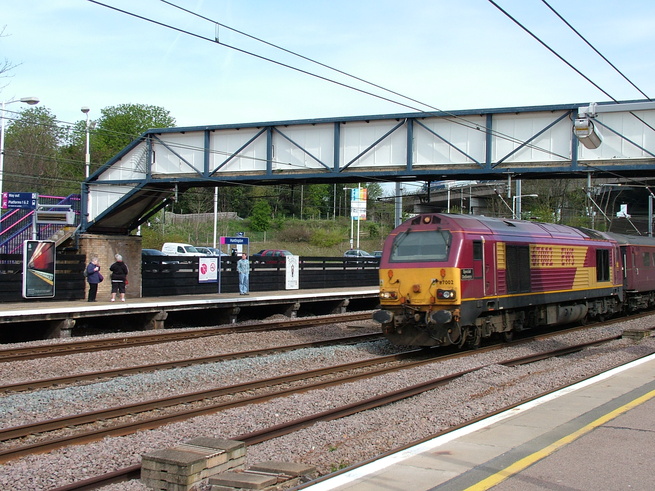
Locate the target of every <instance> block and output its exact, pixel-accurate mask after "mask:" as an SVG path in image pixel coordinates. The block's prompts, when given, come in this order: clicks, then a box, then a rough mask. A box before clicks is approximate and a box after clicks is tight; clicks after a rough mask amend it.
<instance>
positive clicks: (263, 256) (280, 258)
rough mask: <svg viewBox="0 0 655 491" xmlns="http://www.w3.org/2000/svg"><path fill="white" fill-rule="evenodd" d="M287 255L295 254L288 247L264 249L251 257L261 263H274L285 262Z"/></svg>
mask: <svg viewBox="0 0 655 491" xmlns="http://www.w3.org/2000/svg"><path fill="white" fill-rule="evenodd" d="M286 256H293V253H291V252H289V251H287V250H286V249H262V250H261V251H259V252H258V253H257V254H253V255H252V257H251V258H250V259H251V260H252V261H254V262H255V263H259V264H272V263H279V262H284V261H285V259H284V258H285V257H286Z"/></svg>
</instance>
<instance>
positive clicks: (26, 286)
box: [23, 240, 56, 298]
mask: <svg viewBox="0 0 655 491" xmlns="http://www.w3.org/2000/svg"><path fill="white" fill-rule="evenodd" d="M55 254H56V247H55V243H54V241H52V240H26V241H25V242H23V298H46V297H54V296H55Z"/></svg>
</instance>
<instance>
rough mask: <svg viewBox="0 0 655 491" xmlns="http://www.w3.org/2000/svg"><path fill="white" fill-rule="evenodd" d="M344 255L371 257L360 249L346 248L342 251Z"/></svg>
mask: <svg viewBox="0 0 655 491" xmlns="http://www.w3.org/2000/svg"><path fill="white" fill-rule="evenodd" d="M343 255H344V256H345V257H373V255H372V254H369V253H368V252H366V251H364V250H362V249H348V250H347V251H346V252H344V253H343Z"/></svg>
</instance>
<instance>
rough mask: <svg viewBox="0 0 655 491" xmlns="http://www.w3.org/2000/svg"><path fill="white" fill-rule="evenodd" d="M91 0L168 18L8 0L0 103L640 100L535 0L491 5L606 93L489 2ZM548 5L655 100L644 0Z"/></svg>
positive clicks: (289, 107)
mask: <svg viewBox="0 0 655 491" xmlns="http://www.w3.org/2000/svg"><path fill="white" fill-rule="evenodd" d="M98 1H99V2H102V3H104V4H106V5H110V6H112V7H115V8H116V9H121V10H124V11H126V12H130V13H133V14H136V15H139V16H142V17H144V18H148V19H153V20H156V21H157V22H159V23H161V24H166V25H168V26H174V27H175V28H176V29H178V30H173V29H171V28H169V27H164V26H162V25H158V24H154V23H151V22H149V21H147V20H145V19H143V18H136V17H133V16H130V15H128V14H127V13H125V12H120V11H117V10H114V9H110V8H107V7H104V6H102V5H99V4H98V3H93V2H91V1H89V0H48V1H43V0H3V1H2V2H1V3H0V30H2V36H0V66H2V64H3V63H4V64H8V65H11V66H12V67H13V68H12V69H11V70H9V71H7V72H5V73H3V74H2V75H0V101H5V102H7V101H12V100H15V99H19V98H21V97H26V96H36V97H38V98H39V99H40V101H41V102H40V104H41V105H42V106H44V107H47V108H48V109H49V110H50V112H51V113H52V114H53V115H55V117H56V118H57V119H58V120H60V121H62V122H69V123H74V122H76V121H79V120H83V119H85V116H84V114H83V113H82V112H81V111H80V108H81V107H83V106H86V107H88V108H89V109H90V111H89V118H90V119H91V120H93V119H95V118H99V117H100V115H101V110H102V109H103V108H106V107H111V106H116V105H119V104H147V105H153V106H160V107H163V108H165V109H166V110H168V111H169V112H170V115H171V116H172V117H173V118H175V120H176V126H179V127H182V126H204V125H218V124H228V125H229V124H237V123H250V122H266V121H286V120H293V121H296V120H301V119H314V118H332V117H341V116H365V115H377V114H395V113H406V112H415V111H417V110H418V111H423V110H424V111H430V110H434V109H439V110H449V111H450V110H461V109H480V108H500V107H523V106H532V105H549V104H565V103H582V104H587V103H589V102H602V101H609V100H611V99H612V98H613V99H615V100H633V99H644V96H643V95H642V94H641V93H640V92H639V91H638V90H637V89H635V88H634V87H633V86H632V85H631V84H630V83H629V82H628V81H626V80H625V79H624V78H623V77H621V75H619V74H618V73H617V72H616V71H615V70H614V69H613V68H612V67H611V66H609V65H608V64H607V63H606V62H605V61H603V59H602V58H600V57H599V56H598V55H597V54H596V53H594V51H593V50H592V49H591V48H589V47H588V46H587V45H586V44H585V43H584V41H583V40H581V39H580V38H579V37H578V36H577V35H576V34H575V33H574V32H573V31H572V30H571V29H570V28H569V27H567V26H566V24H564V23H563V22H562V20H561V19H559V18H558V17H557V16H556V15H555V14H554V13H553V12H552V11H551V10H550V9H549V8H548V7H547V5H546V4H545V3H544V2H543V1H542V0H495V2H496V3H497V4H498V5H499V6H500V7H502V8H503V9H505V10H506V11H507V12H508V13H509V14H510V15H512V16H513V17H514V18H515V19H517V20H518V21H519V22H521V23H522V24H523V25H524V26H526V27H527V28H528V29H529V30H531V31H532V32H533V33H534V34H535V35H536V36H538V37H540V38H541V39H542V40H543V41H544V42H545V43H546V44H548V45H549V46H550V47H551V48H552V49H553V50H554V51H556V52H557V53H558V54H559V55H560V56H562V57H563V58H565V59H566V60H567V61H568V62H569V63H570V64H571V65H573V66H574V67H575V68H577V69H578V70H579V71H580V72H582V73H583V74H584V75H585V76H587V77H588V78H589V79H591V80H592V81H593V82H594V83H595V84H596V85H598V86H599V87H600V88H601V89H602V91H601V90H599V89H598V88H597V87H594V85H593V84H592V83H590V82H589V81H587V80H585V79H584V78H583V77H582V76H581V75H579V74H578V73H576V72H575V71H574V70H573V69H572V68H570V67H569V66H567V65H566V64H565V63H564V62H562V61H561V60H560V59H558V58H557V57H556V56H555V55H554V54H553V53H551V52H550V51H549V50H548V49H547V48H545V47H544V46H542V45H541V44H540V43H539V42H538V41H536V40H534V39H533V38H532V37H531V36H530V35H529V34H527V33H526V32H525V31H524V30H522V29H521V28H520V27H519V26H517V25H516V24H515V23H514V22H513V21H512V20H510V19H509V18H508V17H507V16H506V15H505V14H503V13H502V12H501V11H500V10H499V9H498V8H496V7H495V6H494V5H493V3H492V2H490V1H489V0H457V1H452V0H450V1H448V0H404V1H402V2H399V1H397V0H330V1H328V0H314V1H308V0H284V1H272V0H234V1H230V0H204V1H203V0H170V2H171V3H175V4H176V5H179V6H181V7H183V8H185V9H187V10H190V11H192V12H194V13H196V14H198V16H195V15H193V14H190V13H187V12H184V11H182V10H180V9H178V8H175V7H173V6H171V5H170V4H167V3H166V2H164V1H161V0H138V1H134V0H98ZM548 4H550V5H551V6H552V7H553V8H554V9H555V10H556V11H557V12H558V13H559V14H560V15H561V16H562V17H563V18H564V19H566V20H567V21H568V22H569V23H570V24H571V25H572V26H573V27H574V28H575V29H576V30H577V31H578V32H580V34H582V35H583V36H584V37H585V38H586V39H587V40H588V41H589V42H590V43H591V44H592V45H593V46H594V47H595V48H596V49H597V50H598V51H600V52H601V53H602V54H603V55H604V56H605V57H606V58H607V59H609V60H610V61H611V62H612V63H613V64H614V65H615V66H616V67H617V68H618V69H619V70H620V71H621V72H623V74H624V75H625V76H627V77H628V78H629V79H630V80H631V81H632V83H634V84H635V85H636V86H637V87H638V88H639V89H640V90H641V91H643V92H644V93H645V94H646V95H647V96H648V97H655V61H654V58H653V54H652V52H653V47H655V2H653V1H652V0H625V1H616V0H596V1H584V2H571V1H570V0H548ZM199 16H202V17H204V18H205V19H203V18H201V17H199ZM215 23H220V24H222V26H221V27H219V28H218V31H217V30H216V29H217V28H216V24H215ZM226 26H227V27H226ZM229 28H232V29H235V30H238V31H241V32H244V33H247V34H249V35H251V36H255V37H257V38H260V39H262V40H264V41H266V42H268V43H272V44H275V45H277V46H280V47H283V48H285V49H287V50H289V51H293V52H296V53H299V54H301V55H303V56H305V57H307V58H311V59H313V60H316V61H319V62H321V63H323V64H324V65H328V66H330V67H333V68H337V69H338V70H341V71H342V72H345V73H348V74H350V75H354V76H356V77H359V78H360V79H362V80H365V81H367V82H371V83H373V84H376V85H377V86H379V87H383V88H385V89H389V90H392V91H394V92H395V93H397V94H402V95H404V96H407V97H409V98H411V99H414V100H413V101H412V100H410V99H406V98H402V97H400V96H399V95H396V94H393V93H390V92H386V91H384V90H382V89H381V88H379V87H375V86H372V85H368V84H365V83H364V82H362V81H360V80H356V79H354V78H351V77H347V76H345V75H343V74H340V73H337V72H335V71H331V70H328V69H327V68H325V67H321V66H318V65H316V64H312V63H310V62H308V61H307V60H303V59H301V58H298V57H294V56H291V55H290V54H288V53H285V52H283V51H281V50H278V49H274V48H272V47H271V46H268V45H266V44H263V43H261V42H257V41H255V40H253V39H250V38H248V37H246V36H244V35H240V34H238V33H236V32H234V31H231V30H230V29H229ZM183 31H185V32H183ZM217 34H218V40H219V41H220V43H219V42H216V41H215V37H216V35H217ZM225 44H228V45H230V46H233V47H235V48H237V49H232V48H230V47H227V46H225ZM239 50H241V51H239ZM243 51H249V52H255V53H257V54H258V55H259V56H261V57H266V58H271V59H274V60H276V61H278V62H280V63H284V64H288V65H293V66H296V67H298V68H299V69H300V70H304V71H307V72H311V73H315V74H317V75H319V76H321V77H325V78H330V79H334V80H337V81H338V82H339V83H340V84H342V85H337V84H333V83H330V82H328V81H325V80H322V79H319V78H316V77H312V76H310V75H308V74H305V73H300V72H298V71H295V70H292V69H290V68H287V67H283V66H280V65H277V64H274V63H271V62H269V61H265V60H263V59H261V58H256V57H253V56H250V55H248V54H245V53H244V52H243ZM344 85H350V86H354V87H357V88H359V89H361V90H364V91H368V92H372V93H375V94H377V95H380V96H382V97H384V98H386V99H390V100H384V99H381V98H377V97H373V96H372V95H368V94H365V93H362V92H360V91H356V90H353V89H351V88H347V87H345V86H344ZM603 91H604V92H605V93H603ZM415 101H419V102H415ZM398 102H400V104H399V103H398ZM403 104H404V105H403ZM20 106H24V105H23V104H19V103H12V104H11V105H9V106H7V109H8V110H9V109H11V110H12V111H14V110H18V109H20ZM24 107H27V106H24Z"/></svg>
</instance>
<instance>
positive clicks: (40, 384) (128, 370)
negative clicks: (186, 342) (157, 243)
mask: <svg viewBox="0 0 655 491" xmlns="http://www.w3.org/2000/svg"><path fill="white" fill-rule="evenodd" d="M381 337H382V335H381V334H362V335H356V336H345V337H342V338H337V339H328V340H325V341H315V342H311V343H300V344H293V345H287V346H278V347H274V348H266V349H259V350H249V351H240V352H236V353H227V354H222V355H213V356H202V357H197V358H185V359H182V360H172V361H167V362H163V363H151V364H147V365H137V366H132V367H124V368H117V369H114V370H101V371H96V372H87V373H79V374H75V375H69V376H66V377H52V378H48V379H41V380H30V381H27V382H19V383H14V384H5V385H0V394H2V393H7V392H20V391H25V390H34V389H42V388H45V387H53V386H57V387H61V386H64V385H68V384H73V383H78V382H87V381H92V380H99V379H107V378H114V377H122V376H126V375H132V374H135V373H146V372H154V371H157V370H168V369H171V368H181V367H188V366H193V365H201V364H207V363H219V362H222V361H227V360H237V359H242V358H251V357H257V356H265V355H271V354H274V353H283V352H285V351H292V350H299V349H304V348H319V347H322V346H331V345H340V344H354V343H364V342H368V341H374V340H376V339H380V338H381Z"/></svg>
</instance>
